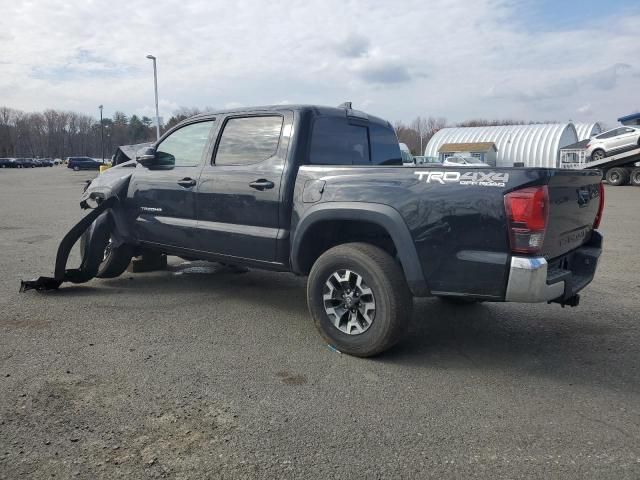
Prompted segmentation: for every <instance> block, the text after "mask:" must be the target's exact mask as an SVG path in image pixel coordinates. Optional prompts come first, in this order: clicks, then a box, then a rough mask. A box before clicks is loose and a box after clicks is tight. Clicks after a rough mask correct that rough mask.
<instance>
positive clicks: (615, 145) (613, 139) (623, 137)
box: [587, 126, 640, 161]
mask: <svg viewBox="0 0 640 480" xmlns="http://www.w3.org/2000/svg"><path fill="white" fill-rule="evenodd" d="M638 147H640V127H626V126H625V127H618V128H614V129H613V130H609V131H606V132H604V133H601V134H600V135H596V136H595V137H592V138H591V139H590V140H589V143H588V144H587V155H588V156H589V157H590V158H591V160H592V161H597V160H602V159H603V158H604V157H608V156H609V155H614V154H616V153H620V152H622V151H624V150H630V149H632V148H638Z"/></svg>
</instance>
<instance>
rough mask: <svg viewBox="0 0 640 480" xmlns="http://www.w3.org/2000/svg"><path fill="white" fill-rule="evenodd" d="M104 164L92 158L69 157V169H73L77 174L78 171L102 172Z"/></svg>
mask: <svg viewBox="0 0 640 480" xmlns="http://www.w3.org/2000/svg"><path fill="white" fill-rule="evenodd" d="M100 165H102V162H98V161H97V160H94V159H93V158H90V157H68V158H67V168H71V169H73V170H75V171H76V172H77V171H78V170H100Z"/></svg>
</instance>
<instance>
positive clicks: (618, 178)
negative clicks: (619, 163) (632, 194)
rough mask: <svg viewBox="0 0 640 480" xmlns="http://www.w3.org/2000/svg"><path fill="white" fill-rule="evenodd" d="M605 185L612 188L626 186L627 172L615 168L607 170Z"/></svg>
mask: <svg viewBox="0 0 640 480" xmlns="http://www.w3.org/2000/svg"><path fill="white" fill-rule="evenodd" d="M606 177H607V183H609V185H613V186H614V187H619V186H620V185H626V184H627V183H628V182H629V171H628V170H627V169H626V168H621V167H615V168H611V169H609V170H607V175H606Z"/></svg>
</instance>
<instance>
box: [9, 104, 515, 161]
mask: <svg viewBox="0 0 640 480" xmlns="http://www.w3.org/2000/svg"><path fill="white" fill-rule="evenodd" d="M211 110H212V109H211V108H205V109H198V108H188V107H181V108H179V109H178V110H176V111H175V112H173V115H172V116H171V118H170V119H169V120H168V121H167V123H166V124H165V125H163V126H162V127H161V132H165V131H167V130H168V129H170V128H172V127H173V126H175V125H176V124H178V123H179V122H181V121H182V120H184V119H186V118H188V117H190V116H193V115H197V114H199V113H203V112H206V111H211ZM524 123H526V122H522V121H517V120H484V119H476V120H468V121H465V122H460V123H457V124H454V125H453V126H459V127H475V126H484V125H519V124H524ZM446 126H449V125H448V123H447V120H446V119H445V118H442V117H439V118H435V117H421V116H418V117H416V118H415V119H414V120H413V121H411V122H409V123H407V124H405V123H403V122H396V123H395V124H394V128H395V131H396V134H397V136H398V140H399V141H400V142H403V143H405V144H406V145H407V146H408V147H409V149H410V150H411V152H412V153H413V154H414V155H422V154H424V150H425V148H426V146H427V143H429V140H430V139H431V137H432V136H433V135H434V134H435V133H436V132H437V131H438V130H440V129H441V128H444V127H446ZM101 130H102V134H101ZM101 138H103V140H102V142H101ZM155 138H156V130H155V126H154V125H153V121H152V119H151V118H149V117H147V116H142V117H139V116H137V115H131V116H127V115H126V114H125V113H124V112H120V111H118V112H115V113H114V114H113V116H112V117H110V118H109V117H106V118H103V120H102V129H101V128H100V120H99V119H98V120H97V119H96V118H94V117H92V116H90V115H86V114H83V113H77V112H72V111H67V110H54V109H47V110H45V111H43V112H23V111H20V110H15V109H12V108H9V107H0V157H32V158H35V157H40V158H42V157H51V158H65V157H69V156H76V155H78V156H80V155H82V156H89V157H96V158H100V157H101V156H102V154H103V152H102V149H103V147H104V156H105V158H110V157H111V155H112V154H113V153H114V151H115V149H116V148H117V147H118V146H120V145H130V144H135V143H142V142H151V141H154V140H155Z"/></svg>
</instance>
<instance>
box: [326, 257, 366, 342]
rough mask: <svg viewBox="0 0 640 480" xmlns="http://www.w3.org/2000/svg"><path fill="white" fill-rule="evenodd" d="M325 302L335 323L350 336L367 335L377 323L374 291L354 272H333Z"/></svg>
mask: <svg viewBox="0 0 640 480" xmlns="http://www.w3.org/2000/svg"><path fill="white" fill-rule="evenodd" d="M322 301H323V305H324V311H325V312H326V314H327V316H328V317H329V319H330V320H331V323H333V325H334V326H335V327H336V328H337V329H338V330H340V331H341V332H342V333H346V334H347V335H359V334H361V333H364V332H366V331H367V330H368V329H369V327H371V324H372V323H373V321H374V319H375V315H376V300H375V297H374V295H373V291H372V290H371V288H369V286H368V285H367V284H366V283H365V281H364V279H363V278H362V275H360V274H359V273H357V272H354V271H353V270H346V269H344V270H338V271H335V272H333V273H332V274H331V275H330V276H329V278H327V281H326V282H325V285H324V289H323V295H322Z"/></svg>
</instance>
